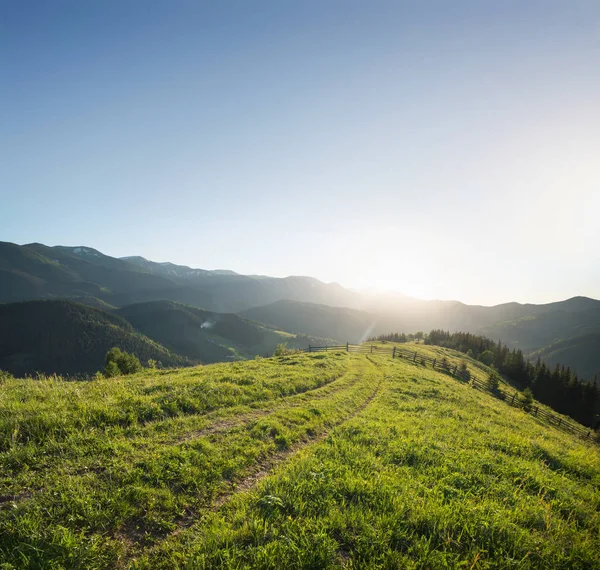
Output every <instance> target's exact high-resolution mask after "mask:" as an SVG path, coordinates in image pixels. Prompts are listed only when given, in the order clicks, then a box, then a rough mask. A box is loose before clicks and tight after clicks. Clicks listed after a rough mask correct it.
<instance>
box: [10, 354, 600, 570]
mask: <svg viewBox="0 0 600 570" xmlns="http://www.w3.org/2000/svg"><path fill="white" fill-rule="evenodd" d="M476 373H477V372H476ZM0 388H1V391H0V467H1V468H2V470H1V471H0V567H2V568H3V570H5V569H9V568H19V569H20V568H92V569H94V568H97V569H100V568H131V569H134V568H135V569H140V568H147V569H157V570H159V569H161V568H164V569H173V568H193V569H213V568H223V569H236V570H238V569H244V568H249V569H250V568H261V569H262V568H265V569H267V568H273V569H276V568H277V569H279V568H282V567H289V568H319V569H321V568H369V569H370V568H374V569H375V568H376V569H384V568H390V569H392V568H425V567H427V568H432V569H434V568H473V569H475V568H565V569H566V568H590V569H592V568H600V563H599V561H598V556H597V554H596V553H597V552H598V551H600V524H599V519H600V451H599V450H598V449H597V448H596V447H595V446H589V445H586V444H585V443H583V442H581V441H579V440H576V439H574V438H572V437H571V436H569V435H568V434H565V433H562V432H559V431H558V430H554V429H550V428H547V427H544V426H542V425H540V424H539V423H538V422H536V421H535V419H533V418H531V417H529V416H528V415H526V414H524V413H523V412H522V411H520V410H517V409H515V408H511V407H509V406H507V405H506V404H505V403H504V402H501V401H499V400H497V399H495V398H493V397H491V396H489V395H487V394H484V393H482V392H479V391H476V390H473V389H472V388H471V387H469V386H468V385H466V384H464V383H460V382H457V381H456V380H455V379H453V378H451V377H450V376H448V375H444V374H441V373H439V372H436V371H433V370H431V369H427V368H425V367H421V366H415V365H413V364H411V363H408V362H403V361H400V360H398V359H396V360H394V361H392V360H391V359H390V358H387V357H383V356H376V355H373V356H370V355H366V356H365V355H361V354H352V353H349V354H348V353H345V352H340V353H328V354H322V353H321V354H319V353H317V354H300V355H294V356H289V357H283V358H280V359H268V360H258V361H253V362H247V363H235V364H228V365H216V366H207V367H203V368H198V369H192V370H187V371H177V372H175V373H171V374H164V373H162V372H156V373H151V374H149V375H147V376H145V377H138V378H133V379H127V380H125V379H123V380H117V381H113V382H112V383H103V382H99V383H97V382H90V383H61V382H58V381H48V382H45V383H44V382H42V383H37V384H36V383H33V382H29V383H18V382H15V383H13V384H10V383H8V384H7V385H5V386H2V387H0ZM102 394H105V395H106V399H102V398H101V397H100V398H99V396H101V395H102ZM1 563H4V566H1Z"/></svg>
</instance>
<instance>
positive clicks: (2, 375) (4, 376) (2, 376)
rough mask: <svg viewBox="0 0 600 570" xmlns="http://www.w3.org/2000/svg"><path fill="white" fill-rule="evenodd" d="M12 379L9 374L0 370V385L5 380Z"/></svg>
mask: <svg viewBox="0 0 600 570" xmlns="http://www.w3.org/2000/svg"><path fill="white" fill-rule="evenodd" d="M12 379H13V375H12V374H11V373H10V372H7V371H6V370H0V384H2V382H4V381H5V380H12Z"/></svg>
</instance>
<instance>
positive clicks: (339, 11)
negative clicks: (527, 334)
mask: <svg viewBox="0 0 600 570" xmlns="http://www.w3.org/2000/svg"><path fill="white" fill-rule="evenodd" d="M0 69H1V70H2V71H1V73H2V83H1V86H0V191H1V208H0V240H5V241H13V242H16V243H28V242H32V241H39V242H42V243H46V244H48V245H57V244H62V245H89V246H92V247H96V248H97V249H100V250H101V251H103V252H105V253H107V254H109V255H115V256H124V255H134V254H140V255H143V256H145V257H147V258H149V259H152V260H156V261H165V260H169V261H173V262H176V263H182V264H186V265H191V266H194V267H203V268H208V269H210V268H228V269H233V270H236V271H239V272H242V273H262V274H268V275H275V276H284V275H289V274H296V275H302V274H303V275H313V276H315V277H318V278H320V279H322V280H324V281H338V282H340V283H342V284H343V285H346V286H350V287H356V288H360V287H368V286H374V287H379V288H380V289H396V290H399V291H403V292H406V293H409V294H413V295H416V296H422V297H426V298H433V297H435V298H456V299H459V300H462V301H465V302H470V303H484V304H493V303H497V302H503V301H509V300H518V301H529V302H544V301H550V300H557V299H561V298H566V297H570V296H573V295H578V294H581V295H589V296H594V297H596V298H598V297H600V247H599V243H600V239H599V238H600V230H599V227H600V2H598V1H597V0H593V1H589V2H581V1H573V0H568V1H567V0H561V1H559V2H557V1H552V0H544V1H530V2H527V1H524V0H518V1H510V0H509V1H502V2H498V1H486V0H476V1H473V2H461V1H455V2H449V1H447V0H440V1H437V2H431V1H422V0H415V1H414V2H401V1H399V0H396V1H390V2H380V1H368V2H367V1H366V0H364V1H361V2H355V1H351V0H335V1H334V0H303V1H291V0H290V1H286V0H275V1H273V2H262V1H260V0H256V1H255V2H249V1H247V0H241V1H238V2H230V1H226V0H218V1H217V0H215V1H213V2H201V1H198V0H197V1H189V2H188V1H180V0H171V1H169V2H166V1H165V2H156V1H152V0H139V1H134V0H118V1H117V0H96V1H81V0H75V1H61V0H52V1H38V2H34V1H27V0H15V1H10V0H2V1H0Z"/></svg>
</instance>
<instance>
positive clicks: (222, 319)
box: [117, 301, 326, 363]
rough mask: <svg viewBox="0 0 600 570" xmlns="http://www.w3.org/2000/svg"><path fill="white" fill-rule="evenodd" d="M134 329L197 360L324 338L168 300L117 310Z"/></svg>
mask: <svg viewBox="0 0 600 570" xmlns="http://www.w3.org/2000/svg"><path fill="white" fill-rule="evenodd" d="M117 313H118V314H119V315H120V316H122V317H123V318H125V319H127V321H128V322H130V323H131V324H132V325H133V326H134V328H135V329H136V330H138V331H139V332H141V333H143V334H145V335H146V336H148V337H150V338H152V339H154V340H156V341H157V342H160V343H161V344H163V345H164V346H166V347H168V348H170V349H171V350H173V351H175V352H177V353H178V354H182V355H185V356H187V357H189V358H191V359H196V360H200V361H201V362H204V363H208V362H219V361H223V360H226V359H231V358H239V357H243V358H254V357H255V356H256V355H257V354H265V353H268V354H272V353H273V351H274V350H275V348H276V347H277V345H278V344H281V343H286V344H287V345H288V348H306V347H307V346H308V345H309V344H311V343H312V344H315V343H317V344H323V343H325V342H326V341H325V339H318V338H314V337H309V336H306V335H294V334H289V333H284V332H281V331H277V330H273V329H271V328H268V327H265V326H263V325H260V324H258V323H254V322H251V321H248V320H246V319H242V318H241V317H239V316H237V315H233V314H223V313H215V312H212V311H206V310H203V309H197V308H195V307H191V306H189V305H183V304H181V303H174V302H170V301H154V302H149V303H138V304H134V305H128V306H126V307H123V308H121V309H120V310H118V312H117Z"/></svg>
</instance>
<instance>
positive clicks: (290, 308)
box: [240, 300, 378, 343]
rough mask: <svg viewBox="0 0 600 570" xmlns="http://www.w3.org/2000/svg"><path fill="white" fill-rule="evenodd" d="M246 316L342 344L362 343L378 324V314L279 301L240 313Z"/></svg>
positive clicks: (287, 329) (283, 328)
mask: <svg viewBox="0 0 600 570" xmlns="http://www.w3.org/2000/svg"><path fill="white" fill-rule="evenodd" d="M240 315H242V316H243V317H246V318H248V319H252V320H254V321H259V322H262V323H266V324H268V325H271V326H274V327H276V328H279V329H282V330H285V331H289V332H297V333H299V332H305V333H309V334H314V335H317V336H321V337H327V338H332V339H337V340H338V341H339V342H352V343H354V342H360V341H362V340H365V339H366V338H367V337H369V336H370V335H371V333H372V331H373V330H374V328H375V327H376V325H377V318H378V317H377V315H373V314H369V313H367V312H366V311H358V310H355V309H348V308H345V307H330V306H327V305H317V304H314V303H299V302H296V301H289V300H283V301H277V302H275V303H271V304H270V305H266V306H263V307H255V308H252V309H248V310H246V311H243V312H241V313H240Z"/></svg>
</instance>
